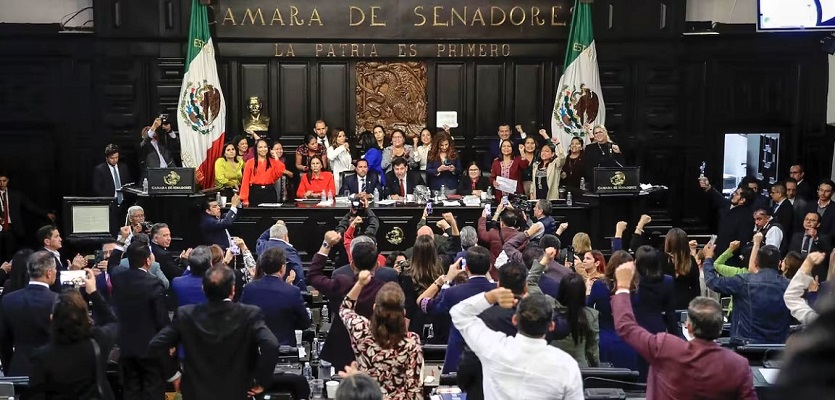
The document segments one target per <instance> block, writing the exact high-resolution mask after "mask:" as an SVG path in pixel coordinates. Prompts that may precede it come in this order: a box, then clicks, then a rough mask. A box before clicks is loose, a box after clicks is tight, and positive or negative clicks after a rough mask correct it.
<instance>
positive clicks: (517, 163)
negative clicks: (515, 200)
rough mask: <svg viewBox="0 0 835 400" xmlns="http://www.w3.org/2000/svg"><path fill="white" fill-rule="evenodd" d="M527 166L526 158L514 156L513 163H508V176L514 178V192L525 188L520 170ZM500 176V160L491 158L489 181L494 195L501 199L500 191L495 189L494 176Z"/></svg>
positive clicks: (519, 191)
mask: <svg viewBox="0 0 835 400" xmlns="http://www.w3.org/2000/svg"><path fill="white" fill-rule="evenodd" d="M527 167H528V160H525V159H524V158H521V157H515V158H514V159H513V164H510V175H509V176H508V178H510V179H515V180H516V193H524V192H525V189H524V187H523V186H522V170H523V169H525V168H527ZM498 176H502V162H501V161H500V159H498V158H497V159H495V160H493V165H492V166H491V167H490V183H492V184H493V192H494V196H496V200H499V201H501V199H502V192H500V191H499V190H498V189H496V177H498Z"/></svg>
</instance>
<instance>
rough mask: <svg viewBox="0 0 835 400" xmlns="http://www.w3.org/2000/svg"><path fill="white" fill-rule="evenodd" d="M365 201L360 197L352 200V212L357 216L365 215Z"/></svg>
mask: <svg viewBox="0 0 835 400" xmlns="http://www.w3.org/2000/svg"><path fill="white" fill-rule="evenodd" d="M365 210H366V208H365V202H364V201H362V200H360V199H354V200H351V214H353V215H356V216H360V217H362V216H365Z"/></svg>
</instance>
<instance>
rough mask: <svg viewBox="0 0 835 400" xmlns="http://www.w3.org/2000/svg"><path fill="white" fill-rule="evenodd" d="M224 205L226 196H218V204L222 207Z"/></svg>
mask: <svg viewBox="0 0 835 400" xmlns="http://www.w3.org/2000/svg"><path fill="white" fill-rule="evenodd" d="M225 205H226V196H220V206H221V207H223V206H225Z"/></svg>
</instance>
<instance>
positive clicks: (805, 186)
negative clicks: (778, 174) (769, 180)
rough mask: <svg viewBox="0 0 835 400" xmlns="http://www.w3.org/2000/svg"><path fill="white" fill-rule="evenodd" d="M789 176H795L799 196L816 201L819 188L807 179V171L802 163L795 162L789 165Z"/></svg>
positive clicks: (809, 200) (808, 200)
mask: <svg viewBox="0 0 835 400" xmlns="http://www.w3.org/2000/svg"><path fill="white" fill-rule="evenodd" d="M789 176H790V177H792V178H794V180H795V181H796V182H797V197H799V198H801V199H803V200H806V201H807V202H810V203H811V202H813V201H815V199H816V198H817V194H816V190H817V188H815V187H814V184H813V183H811V182H809V180H808V179H806V171H805V170H804V169H803V166H802V165H800V164H795V165H792V166H791V167H789Z"/></svg>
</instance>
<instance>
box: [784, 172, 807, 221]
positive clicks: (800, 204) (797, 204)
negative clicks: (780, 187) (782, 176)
mask: <svg viewBox="0 0 835 400" xmlns="http://www.w3.org/2000/svg"><path fill="white" fill-rule="evenodd" d="M785 185H786V199H787V200H788V201H789V203H791V205H792V208H793V209H794V219H793V220H792V221H793V224H792V226H791V227H790V228H791V230H792V232H795V233H796V232H800V231H802V226H803V215H805V214H806V199H804V198H801V197H797V181H796V180H795V179H794V178H786V181H785Z"/></svg>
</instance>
